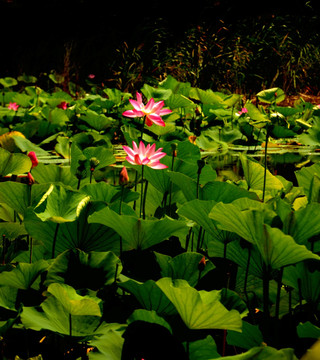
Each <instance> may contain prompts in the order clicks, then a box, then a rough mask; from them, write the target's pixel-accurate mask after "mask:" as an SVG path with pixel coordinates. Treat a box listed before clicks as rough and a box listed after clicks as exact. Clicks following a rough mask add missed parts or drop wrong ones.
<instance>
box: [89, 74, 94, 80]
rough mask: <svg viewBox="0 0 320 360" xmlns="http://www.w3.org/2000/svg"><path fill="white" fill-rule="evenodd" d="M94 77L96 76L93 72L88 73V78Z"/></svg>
mask: <svg viewBox="0 0 320 360" xmlns="http://www.w3.org/2000/svg"><path fill="white" fill-rule="evenodd" d="M95 77H96V76H95V74H89V75H88V78H89V79H94V78H95Z"/></svg>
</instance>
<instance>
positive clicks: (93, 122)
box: [80, 109, 115, 131]
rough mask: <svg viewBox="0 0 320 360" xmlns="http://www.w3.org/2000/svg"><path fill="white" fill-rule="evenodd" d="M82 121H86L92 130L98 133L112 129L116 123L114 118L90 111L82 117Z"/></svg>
mask: <svg viewBox="0 0 320 360" xmlns="http://www.w3.org/2000/svg"><path fill="white" fill-rule="evenodd" d="M80 119H81V120H83V121H85V122H86V123H87V124H88V125H89V126H90V127H91V128H93V129H95V130H97V131H103V130H105V129H107V128H110V127H111V126H112V125H113V124H114V122H115V119H113V118H112V117H110V116H109V117H107V116H105V115H103V114H98V113H97V112H95V111H93V110H90V109H88V110H87V111H86V113H85V115H81V117H80Z"/></svg>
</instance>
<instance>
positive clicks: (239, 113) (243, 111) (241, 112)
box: [238, 107, 248, 115]
mask: <svg viewBox="0 0 320 360" xmlns="http://www.w3.org/2000/svg"><path fill="white" fill-rule="evenodd" d="M247 112H248V109H247V108H245V107H244V108H242V109H241V110H240V111H239V112H238V115H242V114H246V113H247Z"/></svg>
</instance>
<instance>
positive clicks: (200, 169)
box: [196, 160, 205, 199]
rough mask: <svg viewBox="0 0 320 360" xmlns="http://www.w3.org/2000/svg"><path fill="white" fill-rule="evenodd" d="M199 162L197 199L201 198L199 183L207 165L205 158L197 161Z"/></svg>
mask: <svg viewBox="0 0 320 360" xmlns="http://www.w3.org/2000/svg"><path fill="white" fill-rule="evenodd" d="M197 164H198V172H197V175H198V176H197V194H196V197H197V199H199V185H200V175H201V171H202V169H203V167H204V165H205V162H204V160H198V161H197Z"/></svg>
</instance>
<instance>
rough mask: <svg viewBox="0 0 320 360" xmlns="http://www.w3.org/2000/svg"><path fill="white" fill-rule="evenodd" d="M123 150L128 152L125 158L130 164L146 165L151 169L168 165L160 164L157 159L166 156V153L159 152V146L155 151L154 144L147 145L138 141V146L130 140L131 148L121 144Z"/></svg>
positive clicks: (163, 167)
mask: <svg viewBox="0 0 320 360" xmlns="http://www.w3.org/2000/svg"><path fill="white" fill-rule="evenodd" d="M122 147H123V150H124V151H125V152H126V153H127V154H128V156H127V157H126V160H127V161H128V162H129V163H130V164H132V165H147V166H149V167H151V168H153V169H166V168H167V167H168V166H167V165H164V164H161V163H160V162H159V160H160V159H161V158H163V157H164V156H166V153H164V152H161V150H162V148H159V149H158V150H157V151H155V149H156V144H153V145H151V146H150V144H148V145H147V147H146V146H145V145H144V143H143V142H142V141H140V144H139V147H138V146H137V144H136V143H135V142H134V141H132V147H133V149H131V148H130V147H129V146H122Z"/></svg>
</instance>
